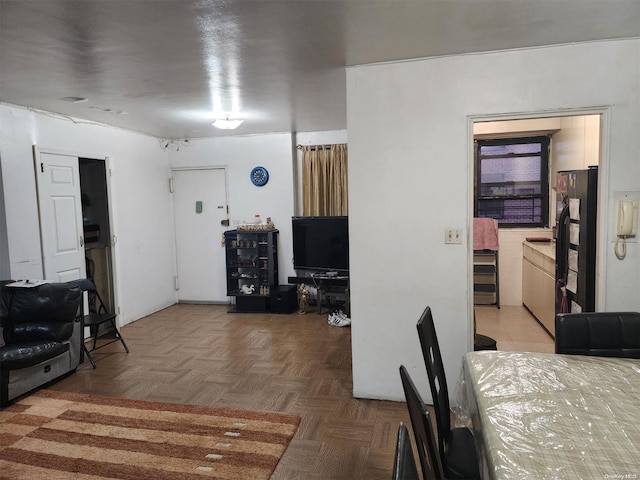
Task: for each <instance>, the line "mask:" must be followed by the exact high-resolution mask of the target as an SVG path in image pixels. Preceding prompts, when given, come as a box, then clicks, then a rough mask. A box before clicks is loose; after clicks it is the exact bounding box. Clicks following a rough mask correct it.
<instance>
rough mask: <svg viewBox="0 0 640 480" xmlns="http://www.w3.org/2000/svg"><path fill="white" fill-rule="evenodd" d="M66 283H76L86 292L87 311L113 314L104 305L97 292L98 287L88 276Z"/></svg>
mask: <svg viewBox="0 0 640 480" xmlns="http://www.w3.org/2000/svg"><path fill="white" fill-rule="evenodd" d="M67 283H68V284H70V285H76V286H77V287H78V288H80V290H82V291H83V292H87V299H88V304H89V312H88V313H94V314H100V315H113V316H115V315H114V314H112V313H110V312H109V310H108V309H107V306H106V305H105V303H104V300H102V297H101V296H100V294H99V293H98V289H97V288H96V285H95V283H93V280H91V279H89V278H79V279H77V280H71V281H69V282H67Z"/></svg>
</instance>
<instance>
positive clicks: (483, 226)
mask: <svg viewBox="0 0 640 480" xmlns="http://www.w3.org/2000/svg"><path fill="white" fill-rule="evenodd" d="M498 248H499V245H498V221H497V220H494V219H493V218H474V219H473V249H474V250H495V251H497V250H498Z"/></svg>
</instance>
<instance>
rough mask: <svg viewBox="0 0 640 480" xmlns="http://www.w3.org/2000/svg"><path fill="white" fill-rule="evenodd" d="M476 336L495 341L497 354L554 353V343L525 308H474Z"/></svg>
mask: <svg viewBox="0 0 640 480" xmlns="http://www.w3.org/2000/svg"><path fill="white" fill-rule="evenodd" d="M475 312H476V333H481V334H483V335H487V336H489V337H492V338H494V339H495V340H496V342H497V345H498V350H503V351H514V352H518V351H520V352H523V351H524V352H542V353H553V352H554V345H555V344H554V340H553V338H552V337H551V335H549V333H547V331H546V330H545V329H544V328H542V326H541V325H540V324H539V323H538V322H537V320H536V319H535V318H534V317H533V315H531V313H529V311H528V310H527V309H526V308H524V307H517V306H510V305H506V306H504V305H503V306H501V307H500V308H499V309H498V308H496V307H494V306H480V305H476V307H475Z"/></svg>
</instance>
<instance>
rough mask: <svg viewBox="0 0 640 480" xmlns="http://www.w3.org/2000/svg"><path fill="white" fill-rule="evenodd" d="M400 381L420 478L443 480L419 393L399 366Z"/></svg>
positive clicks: (433, 438)
mask: <svg viewBox="0 0 640 480" xmlns="http://www.w3.org/2000/svg"><path fill="white" fill-rule="evenodd" d="M400 379H401V380H402V388H403V390H404V396H405V399H406V400H407V409H408V410H409V417H410V418H411V428H412V429H413V436H414V439H415V441H416V446H417V449H418V457H419V458H420V466H421V468H422V478H423V479H424V480H443V479H444V478H445V477H444V472H443V471H442V463H440V456H439V454H438V447H437V445H436V438H435V436H434V434H433V428H432V426H431V418H430V415H429V412H428V411H427V410H426V409H425V405H424V402H423V401H422V397H421V396H420V392H418V389H417V388H416V386H415V384H414V383H413V380H412V379H411V377H410V376H409V372H408V371H407V369H406V368H405V366H404V365H401V366H400ZM407 478H412V477H407Z"/></svg>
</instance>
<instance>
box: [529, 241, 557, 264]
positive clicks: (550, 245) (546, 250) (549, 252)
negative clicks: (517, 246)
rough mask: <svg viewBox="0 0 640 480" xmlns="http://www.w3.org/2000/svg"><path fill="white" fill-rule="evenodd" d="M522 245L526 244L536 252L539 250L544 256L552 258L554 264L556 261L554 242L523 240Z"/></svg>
mask: <svg viewBox="0 0 640 480" xmlns="http://www.w3.org/2000/svg"><path fill="white" fill-rule="evenodd" d="M523 245H527V246H528V247H531V248H532V249H533V250H535V251H536V252H540V253H541V254H542V255H544V256H545V257H549V258H550V259H551V260H553V262H554V264H555V261H556V242H555V241H551V242H523Z"/></svg>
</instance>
